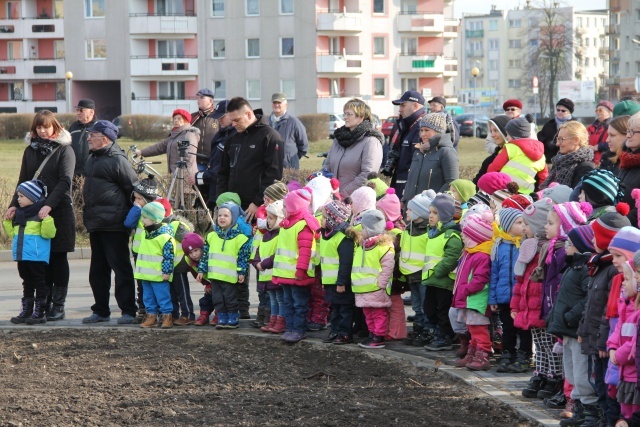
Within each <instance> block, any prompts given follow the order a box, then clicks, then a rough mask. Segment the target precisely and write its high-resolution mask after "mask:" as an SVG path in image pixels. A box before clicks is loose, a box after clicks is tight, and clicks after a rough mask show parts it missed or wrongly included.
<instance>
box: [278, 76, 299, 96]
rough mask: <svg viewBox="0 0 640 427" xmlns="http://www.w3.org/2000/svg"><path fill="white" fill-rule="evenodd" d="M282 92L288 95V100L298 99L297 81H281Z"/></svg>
mask: <svg viewBox="0 0 640 427" xmlns="http://www.w3.org/2000/svg"><path fill="white" fill-rule="evenodd" d="M280 92H282V93H284V94H285V95H287V99H296V81H295V80H293V79H282V80H280Z"/></svg>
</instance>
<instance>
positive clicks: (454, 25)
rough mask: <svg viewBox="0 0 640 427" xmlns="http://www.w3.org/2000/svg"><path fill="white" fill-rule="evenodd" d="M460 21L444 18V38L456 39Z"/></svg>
mask: <svg viewBox="0 0 640 427" xmlns="http://www.w3.org/2000/svg"><path fill="white" fill-rule="evenodd" d="M459 25H460V22H459V21H458V20H457V19H446V18H445V20H444V38H445V39H455V38H456V37H458V26H459Z"/></svg>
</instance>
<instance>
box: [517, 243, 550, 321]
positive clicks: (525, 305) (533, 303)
mask: <svg viewBox="0 0 640 427" xmlns="http://www.w3.org/2000/svg"><path fill="white" fill-rule="evenodd" d="M539 258H540V253H539V252H538V253H537V254H536V255H535V256H534V257H533V259H532V260H531V262H529V264H527V268H526V269H525V270H524V274H523V275H522V276H516V285H515V286H514V287H513V296H512V297H511V312H515V313H518V314H517V315H516V318H515V319H514V321H513V324H514V325H515V326H516V328H520V329H525V330H526V329H531V328H544V327H546V324H545V321H544V319H541V318H540V313H541V310H542V282H533V281H531V273H533V270H535V268H536V267H537V266H538V259H539Z"/></svg>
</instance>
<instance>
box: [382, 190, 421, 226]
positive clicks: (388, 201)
mask: <svg viewBox="0 0 640 427" xmlns="http://www.w3.org/2000/svg"><path fill="white" fill-rule="evenodd" d="M376 208H377V209H378V210H381V211H382V212H383V213H384V215H385V216H386V217H387V220H388V221H391V222H396V221H397V220H399V219H401V218H402V205H401V203H400V199H398V196H397V195H396V190H395V188H389V189H387V192H386V194H385V195H384V196H382V198H381V199H380V200H378V202H377V203H376ZM427 209H428V208H427Z"/></svg>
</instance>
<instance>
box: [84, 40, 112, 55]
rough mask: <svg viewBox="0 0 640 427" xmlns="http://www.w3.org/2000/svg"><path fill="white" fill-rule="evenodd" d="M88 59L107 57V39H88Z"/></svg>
mask: <svg viewBox="0 0 640 427" xmlns="http://www.w3.org/2000/svg"><path fill="white" fill-rule="evenodd" d="M86 59H107V41H106V40H87V53H86Z"/></svg>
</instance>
